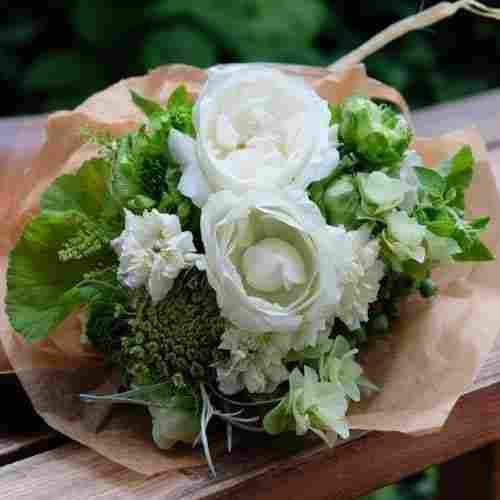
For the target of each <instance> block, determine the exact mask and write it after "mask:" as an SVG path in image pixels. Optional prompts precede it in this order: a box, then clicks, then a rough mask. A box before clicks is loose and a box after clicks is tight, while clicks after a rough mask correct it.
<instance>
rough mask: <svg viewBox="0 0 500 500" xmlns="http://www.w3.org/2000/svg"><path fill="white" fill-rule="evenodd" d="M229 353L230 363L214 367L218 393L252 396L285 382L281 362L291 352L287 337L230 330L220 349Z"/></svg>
mask: <svg viewBox="0 0 500 500" xmlns="http://www.w3.org/2000/svg"><path fill="white" fill-rule="evenodd" d="M219 348H220V349H224V350H227V351H229V352H230V359H229V360H228V361H227V362H224V363H221V364H219V365H218V366H217V380H218V383H219V389H220V390H221V391H222V392H223V393H224V394H229V395H230V394H236V393H238V392H240V391H241V390H243V389H247V390H248V391H249V392H251V393H269V392H273V391H274V390H275V389H276V388H277V387H278V385H279V384H281V383H282V382H284V381H286V380H288V370H287V368H286V366H285V365H284V364H283V359H284V357H285V356H286V355H287V353H288V351H289V350H290V335H286V334H280V333H274V334H272V333H261V334H255V333H252V332H246V331H244V330H240V329H239V328H230V329H228V330H227V331H226V332H225V333H224V335H223V336H222V343H221V345H220V347H219Z"/></svg>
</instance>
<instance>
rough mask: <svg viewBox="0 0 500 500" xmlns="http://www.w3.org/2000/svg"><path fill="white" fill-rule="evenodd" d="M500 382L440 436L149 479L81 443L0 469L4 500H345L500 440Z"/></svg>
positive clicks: (457, 413)
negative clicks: (215, 475) (212, 473)
mask: <svg viewBox="0 0 500 500" xmlns="http://www.w3.org/2000/svg"><path fill="white" fill-rule="evenodd" d="M499 413H500V385H495V386H492V387H489V388H486V389H482V390H480V391H476V392H474V393H472V394H469V395H467V396H464V398H462V400H461V401H460V402H459V403H458V405H457V406H456V408H455V409H454V411H453V414H452V416H451V417H450V419H449V420H448V422H447V424H446V426H445V427H444V429H443V430H442V431H441V432H440V433H436V434H432V435H428V436H423V437H410V436H405V435H403V434H398V433H385V434H383V433H371V434H369V435H367V436H365V437H363V438H361V439H359V440H357V441H354V442H352V443H349V444H347V445H345V446H342V447H340V448H337V449H335V450H328V451H326V450H324V449H322V448H321V447H315V448H313V449H310V450H307V451H305V452H302V453H298V454H296V455H294V456H292V457H284V458H282V459H281V460H279V461H277V462H275V463H272V464H268V463H263V464H261V465H260V466H259V467H257V468H255V467H254V466H253V465H252V463H251V462H250V461H249V455H250V456H254V455H253V453H255V452H256V451H258V450H248V451H247V450H244V449H241V448H238V449H236V450H235V451H234V452H233V454H232V455H231V456H226V457H225V458H223V459H222V460H221V461H220V462H219V470H222V471H223V472H222V473H221V477H220V479H219V480H218V481H214V480H211V479H210V478H209V477H208V475H207V470H206V469H205V468H198V469H193V470H185V471H184V474H179V473H176V474H169V475H161V476H156V477H154V478H150V479H147V478H144V477H142V476H140V475H138V474H135V473H131V472H130V471H127V470H125V469H124V468H123V467H120V466H119V465H116V464H113V463H111V462H109V461H107V460H106V459H104V458H102V457H100V456H99V455H97V454H96V453H95V452H93V451H91V450H89V449H86V448H82V447H80V446H78V445H76V444H68V445H65V446H62V447H60V448H57V449H55V450H52V451H49V452H46V453H42V454H39V455H36V456H34V457H31V458H28V459H26V460H23V461H20V462H16V463H13V464H10V465H7V466H5V467H2V468H0V493H1V497H2V499H3V500H9V499H12V500H14V499H15V500H23V499H30V500H32V499H40V500H43V499H47V500H49V499H53V498H64V499H65V500H73V499H75V500H76V499H82V498H99V499H111V498H118V497H119V498H124V499H127V498H135V499H138V500H140V499H148V500H153V499H160V498H161V499H164V500H165V499H172V500H173V499H180V498H183V499H186V500H194V499H201V498H203V499H215V498H227V499H231V500H247V499H248V500H250V499H255V498H258V499H259V500H266V499H269V500H271V499H272V500H279V499H287V500H294V499H300V500H302V499H303V498H304V497H305V495H306V493H307V498H308V499H310V500H314V499H320V498H335V499H336V500H343V499H348V498H351V497H355V496H357V495H363V494H365V493H367V492H369V491H371V490H373V489H375V488H377V487H380V486H382V485H384V484H389V483H392V482H395V481H397V480H399V479H401V478H402V477H404V476H406V475H408V474H411V473H413V472H415V471H416V470H420V469H422V468H424V467H425V466H427V465H429V464H431V463H442V462H445V461H447V460H449V459H450V458H452V457H455V456H458V455H461V454H463V453H465V452H467V451H470V450H472V449H476V448H479V447H482V446H484V445H486V444H488V443H490V442H493V441H496V440H498V439H500V419H499V418H498V415H499Z"/></svg>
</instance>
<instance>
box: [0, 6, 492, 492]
mask: <svg viewBox="0 0 500 500" xmlns="http://www.w3.org/2000/svg"><path fill="white" fill-rule="evenodd" d="M31 3H32V5H31V6H29V3H28V4H27V6H26V7H22V6H21V5H22V3H21V2H20V1H19V0H18V1H16V2H10V1H4V2H2V5H1V11H0V12H1V13H2V16H0V84H1V87H2V99H1V100H0V115H15V114H27V113H37V112H44V111H52V110H55V109H60V108H70V107H74V106H76V105H77V104H78V103H79V102H81V101H82V100H83V99H85V98H86V97H88V96H89V95H90V94H92V93H93V92H96V91H97V90H100V89H102V88H104V87H106V86H107V85H109V84H111V83H113V82H115V81H117V80H119V79H120V78H123V77H125V76H130V75H134V74H142V73H144V72H146V71H147V70H148V69H150V68H152V67H155V66H158V65H160V64H165V63H172V62H183V63H188V64H194V65H198V66H202V67H206V66H210V65H212V64H214V63H216V62H232V61H275V62H288V63H298V64H312V65H327V64H329V63H332V62H334V61H335V60H336V59H337V58H338V57H340V56H341V55H343V54H345V53H347V52H348V51H350V50H352V49H353V48H355V47H357V46H358V45H359V44H361V43H362V42H364V41H366V40H367V39H368V38H369V37H370V36H372V35H374V34H375V33H377V32H378V31H380V30H381V29H382V28H384V27H386V26H387V25H389V24H390V23H392V22H394V21H396V20H398V19H400V18H402V17H404V16H408V15H411V14H414V13H415V12H416V11H418V10H419V9H420V8H421V7H422V2H420V1H415V0H395V1H389V0H380V1H379V0H371V1H370V0H348V1H335V2H334V1H332V2H328V1H326V0H137V1H128V2H127V1H123V0H122V1H118V0H115V1H111V0H62V1H53V0H52V1H51V0H48V1H47V2H35V1H33V2H31ZM433 3H436V2H431V1H428V2H426V3H425V6H429V5H431V4H433ZM491 4H492V5H493V6H494V4H495V2H491ZM499 49H500V24H495V23H494V22H493V21H489V20H484V19H478V18H474V17H473V16H472V15H469V14H466V13H463V14H459V15H457V16H456V17H455V18H453V19H451V20H447V21H445V22H443V23H441V24H440V25H438V26H436V27H433V28H431V29H428V30H425V31H422V32H419V33H414V34H411V35H408V36H406V37H405V38H404V39H403V40H400V41H398V42H395V43H393V44H392V45H390V46H389V47H387V48H386V49H384V50H383V52H381V53H379V54H377V55H375V56H372V57H371V58H370V59H368V61H367V65H368V69H369V71H370V73H371V74H372V75H373V76H375V77H376V78H378V79H380V80H383V81H385V82H387V83H389V84H391V85H393V86H395V87H397V88H398V89H399V90H400V91H401V92H402V93H403V94H404V95H405V96H406V97H407V98H408V100H409V101H410V103H411V104H412V106H413V107H420V106H423V105H429V104H432V103H436V102H439V101H443V100H449V99H455V98H460V97H462V96H465V95H467V94H473V93H477V92H480V91H482V90H485V89H487V88H491V87H495V86H500V72H499V71H497V67H498V62H499V60H500V57H499V54H500V51H499ZM360 473H361V474H362V473H363V471H360ZM436 484H437V469H435V468H433V469H430V470H429V471H427V472H426V473H425V474H423V475H419V476H416V477H413V478H409V479H407V480H405V481H404V482H403V483H400V484H399V485H396V486H392V487H389V488H386V489H384V490H382V491H379V492H377V493H375V494H373V495H372V496H370V499H371V500H403V499H404V500H424V499H430V498H432V496H433V494H434V493H435V491H436Z"/></svg>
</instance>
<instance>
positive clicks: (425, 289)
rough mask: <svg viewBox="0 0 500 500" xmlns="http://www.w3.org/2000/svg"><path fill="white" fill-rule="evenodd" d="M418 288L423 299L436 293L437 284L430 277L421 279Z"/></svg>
mask: <svg viewBox="0 0 500 500" xmlns="http://www.w3.org/2000/svg"><path fill="white" fill-rule="evenodd" d="M418 288H419V290H420V295H422V297H424V298H425V299H429V298H431V297H433V296H434V295H436V293H437V286H436V284H435V283H434V281H432V280H431V279H430V278H428V279H425V280H423V281H421V282H420V285H419V287H418Z"/></svg>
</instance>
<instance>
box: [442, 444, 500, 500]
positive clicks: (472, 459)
mask: <svg viewBox="0 0 500 500" xmlns="http://www.w3.org/2000/svg"><path fill="white" fill-rule="evenodd" d="M499 452H500V445H499V444H498V443H493V444H490V445H488V446H485V447H484V448H480V449H478V450H473V451H470V452H468V453H466V454H464V455H461V456H459V457H456V458H454V459H453V460H450V461H449V462H446V463H444V464H442V465H441V467H440V469H439V500H470V499H471V498H480V499H481V500H498V499H499V498H500V489H499V486H500V485H499V483H498V477H497V475H498V474H499V473H500V468H499V466H500V464H499V463H498V458H499V456H500V454H499Z"/></svg>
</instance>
